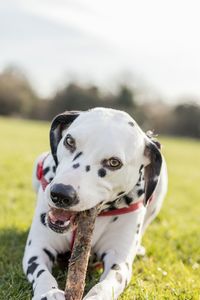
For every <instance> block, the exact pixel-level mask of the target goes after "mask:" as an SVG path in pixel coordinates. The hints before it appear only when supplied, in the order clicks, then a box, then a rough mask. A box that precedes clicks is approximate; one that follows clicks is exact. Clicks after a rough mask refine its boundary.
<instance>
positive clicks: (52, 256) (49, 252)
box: [43, 248, 55, 263]
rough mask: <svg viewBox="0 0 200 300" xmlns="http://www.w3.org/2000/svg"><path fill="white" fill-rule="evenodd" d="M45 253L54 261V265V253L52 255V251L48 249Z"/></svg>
mask: <svg viewBox="0 0 200 300" xmlns="http://www.w3.org/2000/svg"><path fill="white" fill-rule="evenodd" d="M43 251H44V252H45V253H46V255H47V256H48V257H49V259H50V261H52V263H54V261H55V256H54V255H53V253H51V251H49V250H48V249H46V248H44V249H43Z"/></svg>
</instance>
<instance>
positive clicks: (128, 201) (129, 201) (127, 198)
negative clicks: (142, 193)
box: [124, 196, 133, 205]
mask: <svg viewBox="0 0 200 300" xmlns="http://www.w3.org/2000/svg"><path fill="white" fill-rule="evenodd" d="M124 200H125V202H126V204H127V205H130V204H131V202H133V198H131V197H128V196H124Z"/></svg>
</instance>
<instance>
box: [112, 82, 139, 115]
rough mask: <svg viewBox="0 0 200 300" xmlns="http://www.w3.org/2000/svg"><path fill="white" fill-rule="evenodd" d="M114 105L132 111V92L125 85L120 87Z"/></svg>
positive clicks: (133, 102) (134, 105) (133, 103)
mask: <svg viewBox="0 0 200 300" xmlns="http://www.w3.org/2000/svg"><path fill="white" fill-rule="evenodd" d="M116 105H119V107H126V108H131V109H134V108H135V107H136V103H135V97H134V93H133V91H132V90H131V89H130V88H129V87H128V86H126V85H121V86H120V88H119V91H118V94H117V96H116Z"/></svg>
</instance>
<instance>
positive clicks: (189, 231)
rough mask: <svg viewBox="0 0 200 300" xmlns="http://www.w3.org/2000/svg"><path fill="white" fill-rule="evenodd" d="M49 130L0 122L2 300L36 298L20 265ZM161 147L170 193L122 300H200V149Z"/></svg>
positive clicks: (190, 144) (187, 144)
mask: <svg viewBox="0 0 200 300" xmlns="http://www.w3.org/2000/svg"><path fill="white" fill-rule="evenodd" d="M48 130H49V124H47V123H42V122H37V123H36V122H30V121H21V120H13V119H4V118H0V140H1V144H0V145H1V146H0V149H1V150H0V151H1V152H0V153H1V155H0V204H1V205H0V208H1V210H0V211H1V213H0V216H1V217H0V300H5V299H6V300H25V299H26V300H27V299H30V297H31V296H30V295H31V288H30V285H29V284H28V283H27V281H26V279H25V277H24V275H23V273H22V267H21V260H22V256H23V249H24V245H25V241H26V236H27V232H28V228H29V226H30V224H31V219H32V215H33V210H34V205H35V195H34V193H33V191H32V187H31V176H32V165H33V161H34V159H35V158H36V156H37V155H38V154H39V153H40V152H42V151H45V150H48V148H49V141H48ZM162 143H163V152H164V154H165V156H166V159H167V164H168V171H169V192H168V195H167V198H166V200H165V203H164V206H163V209H162V211H161V213H160V214H159V216H158V217H157V219H156V220H155V221H154V222H153V224H152V225H151V226H150V227H149V229H148V230H147V232H146V235H145V237H144V239H143V244H144V246H145V247H146V249H147V255H146V256H145V257H144V258H137V259H136V260H135V263H134V265H133V277H132V280H131V283H130V285H129V286H128V288H127V289H126V290H125V292H124V294H123V295H122V296H121V297H120V300H128V299H130V300H133V299H147V300H151V299H159V300H160V299H180V300H182V299H187V300H189V299H200V298H199V295H200V233H199V232H200V231H199V224H200V172H199V169H200V143H199V142H196V141H194V140H184V139H169V138H163V139H162ZM58 275H59V277H61V281H62V280H64V279H63V278H64V276H65V275H62V274H61V273H60V272H59V274H58Z"/></svg>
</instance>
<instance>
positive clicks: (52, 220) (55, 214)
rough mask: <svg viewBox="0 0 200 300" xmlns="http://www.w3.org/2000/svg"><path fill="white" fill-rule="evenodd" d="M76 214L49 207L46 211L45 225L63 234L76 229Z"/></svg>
mask: <svg viewBox="0 0 200 300" xmlns="http://www.w3.org/2000/svg"><path fill="white" fill-rule="evenodd" d="M76 216H77V213H76V212H72V211H68V210H65V209H61V208H53V207H50V210H49V212H48V213H47V225H48V227H49V228H50V229H51V230H53V231H54V232H56V233H60V234H64V233H67V232H69V231H73V230H75V229H76V227H77V222H76V219H77V218H76Z"/></svg>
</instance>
